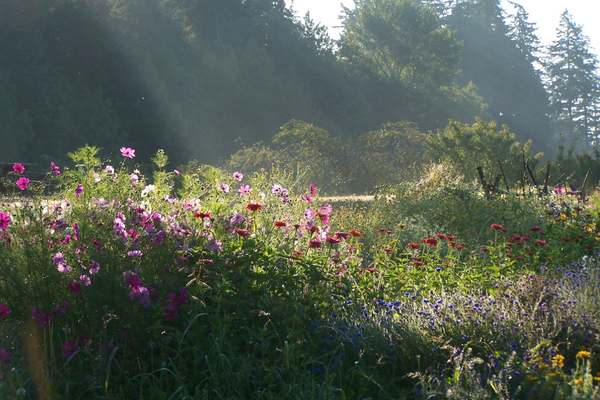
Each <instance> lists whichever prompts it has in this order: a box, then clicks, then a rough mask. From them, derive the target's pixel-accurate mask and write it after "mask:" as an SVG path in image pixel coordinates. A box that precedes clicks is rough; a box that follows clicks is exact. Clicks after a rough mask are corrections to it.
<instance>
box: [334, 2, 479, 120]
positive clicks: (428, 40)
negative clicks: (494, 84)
mask: <svg viewBox="0 0 600 400" xmlns="http://www.w3.org/2000/svg"><path fill="white" fill-rule="evenodd" d="M344 13H345V20H344V24H343V25H344V31H343V33H342V36H341V39H340V41H339V42H338V47H339V57H340V58H341V59H342V60H343V61H344V62H346V63H347V64H348V65H349V67H350V69H351V70H353V71H354V72H355V73H356V74H358V75H360V76H363V77H364V78H363V79H364V80H365V81H366V82H368V86H369V89H367V91H366V94H367V96H368V97H369V98H370V99H372V101H373V102H374V103H375V104H377V105H378V107H377V108H378V110H381V112H382V114H384V115H385V116H386V117H387V121H390V120H396V121H398V120H409V121H414V122H416V123H418V124H419V127H420V128H421V129H423V130H427V129H434V128H437V127H439V126H440V124H445V122H446V121H447V120H448V119H449V118H450V117H451V116H452V115H453V114H454V112H455V111H456V109H457V108H461V107H462V105H463V104H464V103H462V104H458V103H457V102H456V99H457V98H461V100H462V101H464V100H467V101H466V103H467V104H469V105H472V106H473V108H471V115H470V116H469V118H473V117H474V115H477V114H478V113H479V112H481V111H482V107H481V103H479V99H478V98H476V95H475V94H474V93H473V91H472V90H467V91H466V92H465V91H464V90H463V88H460V87H458V86H457V85H456V84H455V80H456V77H457V76H458V73H459V72H458V68H457V67H458V65H459V62H460V58H461V44H460V42H459V40H458V39H457V37H456V34H455V32H454V31H452V30H451V29H449V28H448V27H445V26H442V25H441V21H440V20H439V19H438V17H437V15H436V11H435V10H434V9H433V8H432V7H430V6H428V5H424V4H422V3H421V2H420V1H419V0H360V1H356V2H355V8H354V9H352V10H350V9H345V10H344ZM461 91H463V93H462V94H460V95H458V92H461ZM468 98H470V99H468Z"/></svg>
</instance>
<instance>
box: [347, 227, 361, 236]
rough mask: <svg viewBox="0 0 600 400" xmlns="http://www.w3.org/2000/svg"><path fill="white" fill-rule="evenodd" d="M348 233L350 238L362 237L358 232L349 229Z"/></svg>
mask: <svg viewBox="0 0 600 400" xmlns="http://www.w3.org/2000/svg"><path fill="white" fill-rule="evenodd" d="M349 233H350V234H351V235H352V236H356V237H361V236H362V233H360V232H358V231H355V230H354V229H350V231H349Z"/></svg>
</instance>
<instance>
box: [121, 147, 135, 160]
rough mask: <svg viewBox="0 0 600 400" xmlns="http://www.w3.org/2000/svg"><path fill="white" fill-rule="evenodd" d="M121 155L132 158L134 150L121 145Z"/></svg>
mask: <svg viewBox="0 0 600 400" xmlns="http://www.w3.org/2000/svg"><path fill="white" fill-rule="evenodd" d="M121 155H122V156H123V157H126V158H134V157H135V150H134V149H132V148H130V147H121Z"/></svg>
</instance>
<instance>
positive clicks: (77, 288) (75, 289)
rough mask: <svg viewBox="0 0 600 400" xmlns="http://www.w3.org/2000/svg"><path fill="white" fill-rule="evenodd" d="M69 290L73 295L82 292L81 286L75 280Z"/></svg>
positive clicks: (70, 284)
mask: <svg viewBox="0 0 600 400" xmlns="http://www.w3.org/2000/svg"><path fill="white" fill-rule="evenodd" d="M69 290H70V291H71V292H73V293H79V292H81V285H80V284H79V282H77V281H76V280H75V279H73V280H72V281H71V283H69Z"/></svg>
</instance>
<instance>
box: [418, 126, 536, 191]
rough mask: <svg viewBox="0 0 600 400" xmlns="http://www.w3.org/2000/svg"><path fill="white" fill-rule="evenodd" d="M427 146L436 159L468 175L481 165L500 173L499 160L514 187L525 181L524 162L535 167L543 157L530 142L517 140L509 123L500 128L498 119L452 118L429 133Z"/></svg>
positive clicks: (488, 172) (485, 168)
mask: <svg viewBox="0 0 600 400" xmlns="http://www.w3.org/2000/svg"><path fill="white" fill-rule="evenodd" d="M427 146H428V150H429V152H430V154H431V156H432V157H434V159H437V160H440V161H442V162H444V163H447V164H450V165H452V166H453V167H454V168H455V169H456V171H457V172H459V173H460V174H462V175H463V176H465V177H471V176H474V175H475V174H476V171H477V167H479V166H481V167H483V169H484V171H485V172H486V173H487V174H491V173H492V171H493V172H497V173H500V166H499V165H498V163H500V164H501V165H502V169H503V170H504V174H505V176H506V179H507V180H508V181H509V182H511V183H510V184H511V185H513V187H514V185H515V184H516V183H518V182H521V181H522V180H523V163H524V161H529V163H530V165H532V167H535V165H536V164H537V163H538V162H539V161H540V159H541V157H542V154H541V153H539V154H535V155H533V154H532V153H531V142H527V143H525V144H521V143H519V142H515V135H514V134H512V133H510V131H509V130H508V128H507V127H506V126H504V127H502V129H501V130H498V127H497V125H496V123H495V122H490V123H489V124H487V125H486V124H485V123H484V122H483V121H482V120H481V119H477V121H476V122H475V123H474V124H473V125H467V124H462V123H460V122H457V121H450V123H449V125H448V127H447V128H446V129H444V130H443V131H442V130H438V131H436V132H435V133H433V134H430V135H429V137H428V140H427ZM494 175H495V174H494Z"/></svg>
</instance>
